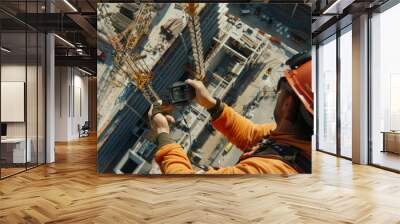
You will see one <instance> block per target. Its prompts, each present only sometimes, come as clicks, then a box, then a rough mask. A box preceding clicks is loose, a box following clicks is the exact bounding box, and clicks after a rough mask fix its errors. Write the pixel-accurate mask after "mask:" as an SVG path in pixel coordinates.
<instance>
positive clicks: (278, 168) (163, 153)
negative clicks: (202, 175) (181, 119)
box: [155, 143, 297, 175]
mask: <svg viewBox="0 0 400 224" xmlns="http://www.w3.org/2000/svg"><path fill="white" fill-rule="evenodd" d="M155 160H156V162H157V163H158V165H159V166H160V169H161V172H162V173H163V174H194V173H195V171H194V170H193V168H192V165H191V164H190V161H189V159H188V157H187V156H186V153H185V152H184V151H183V149H182V147H181V146H180V145H179V144H176V143H172V144H167V145H164V146H162V147H161V148H160V149H159V150H158V152H157V153H156V157H155ZM295 173H297V172H296V170H295V169H293V168H292V167H291V166H289V165H288V164H286V163H284V162H282V161H281V160H277V159H271V158H263V157H251V158H247V159H245V160H243V161H241V162H240V163H238V164H236V165H235V166H232V167H226V168H221V169H218V170H214V169H212V170H209V171H207V172H206V174H283V175H289V174H295Z"/></svg>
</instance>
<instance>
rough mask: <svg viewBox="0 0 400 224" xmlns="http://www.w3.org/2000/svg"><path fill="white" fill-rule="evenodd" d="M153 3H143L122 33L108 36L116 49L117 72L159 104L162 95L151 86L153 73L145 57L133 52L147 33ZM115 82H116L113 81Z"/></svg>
mask: <svg viewBox="0 0 400 224" xmlns="http://www.w3.org/2000/svg"><path fill="white" fill-rule="evenodd" d="M152 8H153V7H152V5H151V4H141V5H140V7H139V9H138V11H137V15H136V17H135V19H134V21H133V22H132V23H131V24H130V25H129V26H128V27H127V28H126V29H125V30H124V31H123V33H122V34H119V35H112V36H110V37H108V39H109V41H110V43H111V45H112V46H113V48H114V50H115V55H114V58H113V62H114V63H113V64H114V67H115V69H116V71H115V74H117V75H123V76H124V77H127V78H128V79H129V80H130V81H131V82H134V83H135V85H136V87H137V88H138V89H139V90H140V91H141V92H142V93H143V96H144V97H145V99H146V100H147V101H148V102H149V103H151V104H157V103H158V104H159V103H160V97H159V96H158V95H157V93H156V92H155V91H154V89H153V88H152V86H151V80H152V79H153V74H152V72H151V70H150V68H149V67H148V66H147V64H146V62H145V61H144V60H143V59H144V57H143V56H140V55H138V54H137V53H134V52H133V49H134V48H135V46H136V45H137V44H138V41H139V40H140V38H141V37H142V35H143V34H145V33H147V31H148V30H149V26H150V23H151V11H152ZM129 31H130V33H129V36H128V38H127V42H126V44H125V45H123V44H122V43H121V40H122V37H123V36H124V35H125V34H126V33H127V32H129ZM113 83H114V84H115V82H113Z"/></svg>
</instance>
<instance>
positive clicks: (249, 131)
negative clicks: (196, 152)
mask: <svg viewBox="0 0 400 224" xmlns="http://www.w3.org/2000/svg"><path fill="white" fill-rule="evenodd" d="M212 125H213V127H214V128H215V129H217V130H218V131H220V132H221V133H222V134H223V135H224V136H225V137H226V138H228V140H229V141H230V142H231V143H233V144H234V145H236V146H237V147H238V148H239V149H241V150H244V149H246V148H249V147H252V146H254V145H256V144H257V143H259V142H260V141H261V140H262V139H263V138H269V139H271V140H273V141H275V142H276V143H279V144H286V145H291V146H294V147H296V148H299V149H301V154H302V155H304V156H305V157H306V158H308V159H309V160H310V161H311V143H310V142H309V141H304V140H298V139H296V138H295V136H293V135H288V134H285V133H278V132H276V131H273V129H275V126H276V125H275V124H274V123H272V124H263V125H258V124H253V123H252V122H251V121H249V120H248V119H246V118H244V117H243V116H241V115H240V114H238V113H237V112H235V111H234V110H233V109H232V108H231V107H229V106H227V105H225V107H224V110H223V112H222V114H221V115H220V116H219V117H218V118H217V119H215V120H214V121H213V122H212ZM155 160H156V162H157V163H158V165H159V166H160V169H161V171H162V173H165V174H193V173H195V170H194V169H193V168H192V165H191V164H190V160H189V159H188V157H187V155H186V153H185V152H184V150H183V149H182V146H181V145H179V144H176V143H171V144H166V145H164V146H162V147H161V148H160V149H159V150H158V151H157V153H156V156H155ZM295 173H297V171H296V170H295V169H294V168H293V167H292V166H290V165H288V164H287V163H285V162H283V161H282V160H280V159H276V158H266V157H257V156H254V157H249V158H246V159H243V160H241V161H240V162H239V163H238V164H236V165H235V166H232V167H225V168H220V169H211V170H208V171H207V172H206V174H283V175H288V174H295Z"/></svg>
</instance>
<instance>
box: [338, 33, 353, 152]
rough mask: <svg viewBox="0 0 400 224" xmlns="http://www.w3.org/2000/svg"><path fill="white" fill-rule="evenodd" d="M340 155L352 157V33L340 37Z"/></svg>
mask: <svg viewBox="0 0 400 224" xmlns="http://www.w3.org/2000/svg"><path fill="white" fill-rule="evenodd" d="M339 41H340V50H339V52H340V57H339V61H340V155H341V156H344V157H348V158H351V157H352V148H351V142H352V125H351V124H352V96H353V95H352V74H353V71H352V33H351V26H349V27H348V28H347V29H345V30H344V31H343V33H342V34H341V35H340V40H339Z"/></svg>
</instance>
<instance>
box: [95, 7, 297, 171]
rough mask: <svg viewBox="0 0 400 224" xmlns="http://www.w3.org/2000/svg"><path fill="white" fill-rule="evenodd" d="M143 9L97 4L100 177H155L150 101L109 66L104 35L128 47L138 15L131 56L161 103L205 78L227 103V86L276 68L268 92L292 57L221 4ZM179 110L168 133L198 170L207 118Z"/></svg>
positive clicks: (193, 108) (111, 54)
mask: <svg viewBox="0 0 400 224" xmlns="http://www.w3.org/2000/svg"><path fill="white" fill-rule="evenodd" d="M143 5H144V4H136V3H105V4H99V5H98V14H100V15H99V19H98V29H99V34H98V36H99V39H98V42H99V43H98V46H99V49H101V51H102V54H105V55H106V57H105V59H104V61H103V62H99V63H98V82H99V83H98V127H99V128H98V165H97V167H98V171H99V172H115V173H138V174H148V173H159V170H158V166H157V165H154V162H152V160H153V155H154V152H155V148H156V146H155V145H154V144H153V143H152V142H151V140H149V128H148V124H147V121H146V119H147V116H146V111H147V110H148V108H149V106H150V102H153V101H154V100H155V99H154V100H153V99H152V98H151V97H149V96H148V95H149V94H147V96H146V91H145V90H143V89H141V88H140V85H139V84H138V80H137V79H135V81H136V82H131V81H129V79H127V78H126V77H124V76H123V75H121V74H120V73H119V72H118V68H121V70H124V69H123V66H119V67H118V66H117V65H116V63H120V62H119V61H115V57H116V56H118V55H117V53H118V51H117V50H116V48H118V46H116V44H115V43H113V41H110V38H109V37H110V33H114V34H113V35H114V36H115V35H117V36H118V34H119V35H120V36H119V37H118V41H120V42H122V43H124V41H125V42H127V43H128V42H129V39H130V38H131V36H129V33H133V32H134V30H135V29H136V32H137V30H138V29H137V27H135V26H137V25H135V24H132V21H135V20H136V23H137V22H138V19H137V17H138V14H140V13H142V14H141V16H143V17H142V18H146V23H148V24H147V26H148V27H146V29H145V30H144V31H143V32H141V33H140V34H137V36H136V39H135V44H134V49H131V51H130V52H132V53H131V54H135V55H138V57H140V61H141V63H142V64H143V65H144V66H145V67H146V68H147V69H148V73H149V74H150V73H151V80H149V81H148V85H149V86H151V91H150V95H157V96H159V97H160V98H163V95H165V94H166V90H167V89H168V87H169V86H171V85H172V84H173V83H174V82H176V81H184V80H186V79H187V78H190V77H196V75H197V76H200V77H197V78H198V79H203V78H204V77H201V76H205V79H204V83H205V85H206V86H207V88H208V89H209V91H210V92H211V93H212V94H213V96H215V97H218V98H221V99H225V100H228V101H229V100H230V99H229V98H230V97H231V96H232V95H234V94H232V92H235V91H236V92H237V91H238V89H237V88H233V87H235V86H236V87H237V86H238V83H240V82H242V81H241V80H244V79H246V76H248V75H251V74H253V75H254V74H258V73H259V72H261V71H263V70H265V69H267V67H269V68H270V69H272V67H274V66H275V67H274V68H276V72H274V75H273V76H276V77H271V79H270V80H272V83H271V85H270V86H271V87H272V86H274V80H275V81H276V80H277V79H278V78H279V76H280V75H281V72H279V71H282V64H283V63H284V61H285V60H286V59H287V58H288V56H289V55H292V54H295V53H296V52H297V51H296V50H294V49H292V48H290V47H289V46H286V45H285V44H283V43H280V42H279V40H277V39H276V38H274V37H272V36H271V35H270V34H268V33H266V32H264V31H262V30H260V29H258V28H254V27H251V26H249V25H247V24H246V23H244V22H242V21H241V20H240V18H239V17H237V16H234V15H231V14H229V13H228V4H196V6H195V7H194V8H192V9H191V8H190V5H189V6H187V5H184V4H162V3H160V4H156V3H154V4H145V5H151V9H150V10H148V11H147V12H146V15H144V14H143V10H144V9H143ZM139 19H140V18H139ZM130 21H131V22H130ZM132 27H135V28H132ZM131 28H132V31H131V30H129V29H131ZM143 29H144V28H143ZM120 33H122V35H121V34H120ZM120 42H119V43H120ZM107 49H108V50H107ZM271 55H274V57H270V56H271ZM122 58H123V57H122ZM123 60H124V59H122V60H121V61H123ZM129 60H131V59H129ZM127 76H129V74H128V75H127ZM255 77H256V76H255ZM254 79H255V78H254ZM238 80H240V81H239V82H238ZM139 82H140V81H139ZM153 92H154V94H153ZM156 98H157V97H156ZM178 110H179V113H175V114H174V116H175V117H176V120H177V122H176V124H175V126H174V127H173V128H172V130H171V133H172V136H173V138H174V139H176V141H177V142H178V143H180V144H181V145H182V146H183V147H184V149H185V150H186V151H187V153H188V155H189V157H190V158H191V160H192V161H193V163H194V165H196V164H197V165H199V162H200V161H202V159H203V158H202V154H201V153H200V152H199V151H198V145H199V144H202V143H204V141H203V142H202V143H200V140H199V139H201V138H200V137H201V136H203V137H204V133H205V131H204V130H206V129H207V127H208V126H209V120H210V116H209V114H208V113H207V111H206V110H205V109H203V108H201V107H200V106H198V105H197V104H192V105H190V106H188V107H185V108H179V109H178ZM203 139H204V138H203ZM214 154H216V153H214ZM208 165H209V164H208Z"/></svg>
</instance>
